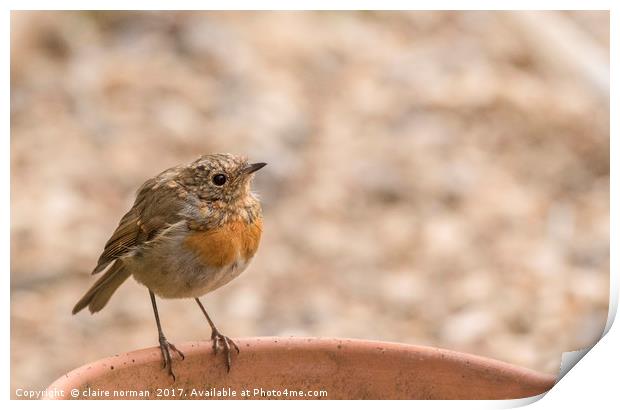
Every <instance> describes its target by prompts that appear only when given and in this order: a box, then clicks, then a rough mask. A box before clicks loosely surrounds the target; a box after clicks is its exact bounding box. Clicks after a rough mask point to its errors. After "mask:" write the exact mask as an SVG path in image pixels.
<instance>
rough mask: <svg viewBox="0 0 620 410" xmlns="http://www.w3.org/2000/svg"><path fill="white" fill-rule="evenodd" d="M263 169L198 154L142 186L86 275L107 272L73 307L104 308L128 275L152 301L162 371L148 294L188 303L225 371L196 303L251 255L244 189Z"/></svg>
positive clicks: (250, 200) (256, 235) (252, 200)
mask: <svg viewBox="0 0 620 410" xmlns="http://www.w3.org/2000/svg"><path fill="white" fill-rule="evenodd" d="M265 165H267V164H265V163H263V162H259V163H256V164H249V163H248V162H247V160H246V159H245V158H242V157H238V156H235V155H231V154H212V155H203V156H202V157H200V158H198V159H197V160H196V161H194V162H192V163H191V164H188V165H180V166H177V167H174V168H170V169H167V170H165V171H163V172H162V173H160V174H159V175H157V176H156V177H154V178H151V179H149V180H148V181H146V182H145V183H144V184H143V185H142V186H141V187H140V189H139V190H138V193H137V197H136V200H135V202H134V204H133V206H132V207H131V209H130V210H129V212H127V213H126V214H125V216H123V218H122V219H121V221H120V223H119V225H118V228H116V231H114V233H113V234H112V237H111V238H110V239H109V240H108V242H107V243H106V245H105V248H104V250H103V253H102V254H101V256H100V257H99V261H98V262H97V266H96V267H95V269H94V270H93V272H92V273H93V274H96V273H99V272H101V271H102V270H104V269H105V268H106V267H107V266H108V265H110V264H111V266H110V268H109V269H108V270H107V271H106V272H105V273H104V274H103V276H102V277H101V278H99V280H98V281H97V282H95V284H94V285H93V286H92V287H91V288H90V289H89V290H88V292H86V294H85V295H84V296H83V297H82V299H80V300H79V302H77V304H76V305H75V307H74V308H73V314H76V313H78V312H79V311H80V310H82V309H84V308H85V307H87V306H88V310H90V312H91V313H95V312H98V311H100V310H101V309H103V307H104V306H105V305H106V304H107V303H108V300H110V297H112V294H113V293H114V292H115V291H116V289H118V287H119V286H120V285H121V284H122V283H123V282H124V281H125V280H126V279H127V278H128V277H129V276H132V275H133V277H134V279H135V280H136V281H138V282H139V283H141V284H143V285H144V286H146V287H147V288H148V290H149V294H150V296H151V303H152V305H153V312H154V314H155V322H156V324H157V331H158V333H159V346H160V349H161V353H162V356H163V368H165V369H167V370H168V373H169V374H170V375H171V376H172V377H173V379H174V380H176V377H175V375H174V373H173V371H172V360H171V355H170V349H172V350H173V351H174V352H176V353H178V354H179V356H180V357H181V359H184V358H185V356H184V355H183V353H182V352H181V351H179V350H178V349H177V348H176V347H175V346H174V345H173V344H172V343H170V342H168V340H167V339H166V337H165V336H164V333H163V331H162V328H161V323H160V322H159V313H158V312H157V304H156V302H155V295H158V296H159V297H162V298H194V300H196V303H198V306H199V307H200V310H201V311H202V313H203V314H204V315H205V317H206V319H207V321H208V322H209V325H210V326H211V331H212V332H211V339H212V341H213V352H214V354H216V353H217V349H218V345H220V344H221V346H222V347H223V349H224V353H225V355H226V366H227V369H228V371H230V364H231V358H230V356H231V354H230V353H231V345H232V346H233V347H234V348H235V349H236V350H237V353H239V348H238V347H237V345H236V344H235V342H233V341H232V340H231V339H230V338H228V337H227V336H224V335H223V334H221V333H220V332H219V331H218V330H217V328H216V327H215V325H214V324H213V321H211V318H210V317H209V314H208V313H207V311H206V310H205V308H204V306H203V305H202V303H201V302H200V299H198V298H199V297H200V296H203V295H205V294H207V293H209V292H211V291H214V290H215V289H217V288H219V287H222V286H224V285H225V284H227V283H228V282H230V281H231V280H233V279H234V278H236V277H237V276H239V274H241V272H243V271H244V270H245V268H246V267H247V266H248V264H249V263H250V261H251V260H252V257H253V256H254V254H255V253H256V250H257V249H258V243H259V242H260V237H261V233H262V228H263V221H262V213H261V206H260V202H259V201H258V199H257V198H256V196H255V195H254V194H253V193H252V191H251V190H250V183H251V181H252V179H253V175H254V172H256V171H258V170H259V169H261V168H262V167H264V166H265Z"/></svg>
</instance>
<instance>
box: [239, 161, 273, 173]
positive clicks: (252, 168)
mask: <svg viewBox="0 0 620 410" xmlns="http://www.w3.org/2000/svg"><path fill="white" fill-rule="evenodd" d="M265 165H267V163H266V162H257V163H256V164H249V165H247V166H246V167H245V168H243V172H244V173H246V174H248V175H249V174H253V173H254V172H256V171H258V170H259V169H261V168H262V167H264V166H265Z"/></svg>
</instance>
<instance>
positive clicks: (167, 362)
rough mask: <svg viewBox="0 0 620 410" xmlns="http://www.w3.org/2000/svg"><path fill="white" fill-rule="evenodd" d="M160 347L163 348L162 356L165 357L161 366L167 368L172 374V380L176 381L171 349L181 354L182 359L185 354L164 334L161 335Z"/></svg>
mask: <svg viewBox="0 0 620 410" xmlns="http://www.w3.org/2000/svg"><path fill="white" fill-rule="evenodd" d="M159 348H160V350H161V356H162V359H163V361H162V366H161V368H162V369H167V370H168V374H169V375H170V376H172V380H173V381H176V380H177V378H176V376H175V375H174V372H173V371H172V357H171V355H170V350H172V351H173V352H176V353H177V354H178V355H179V356H181V360H183V359H185V355H184V354H183V352H181V351H180V350H179V349H177V348H176V347H175V346H174V345H173V344H172V343H170V342H169V341H168V340H167V339H166V338H165V337H164V336H163V335H162V336H160V337H159Z"/></svg>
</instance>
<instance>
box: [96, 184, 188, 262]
mask: <svg viewBox="0 0 620 410" xmlns="http://www.w3.org/2000/svg"><path fill="white" fill-rule="evenodd" d="M159 182H160V181H158V179H157V178H152V179H149V180H148V181H146V182H145V183H144V184H143V185H142V186H141V187H140V189H139V190H138V194H137V196H136V201H135V202H134V204H133V206H132V207H131V209H130V210H129V211H128V212H127V213H126V214H125V216H123V218H122V219H121V221H120V222H119V224H118V227H117V228H116V230H115V231H114V233H113V234H112V236H111V237H110V239H108V242H106V244H105V247H104V249H103V253H102V254H101V256H100V257H99V260H98V261H97V266H96V267H95V269H94V270H93V274H96V273H99V272H101V271H102V270H104V269H105V267H106V266H108V265H109V264H110V262H112V261H114V260H116V259H118V258H120V257H122V256H125V255H127V254H128V253H129V252H131V251H132V250H133V249H135V248H136V247H139V246H140V245H142V244H144V243H145V242H147V241H149V240H151V239H153V238H154V237H156V236H157V235H158V234H159V233H160V232H161V231H163V230H164V229H165V228H167V227H168V226H170V224H173V223H176V222H178V221H179V220H180V219H181V217H180V216H179V212H178V211H179V210H180V208H181V203H180V201H179V200H178V197H177V195H176V194H175V192H174V191H173V190H172V189H168V188H167V187H165V186H162V185H160V186H159V187H158V189H152V188H153V187H155V185H157V184H158V183H159Z"/></svg>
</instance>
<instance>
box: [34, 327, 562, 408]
mask: <svg viewBox="0 0 620 410" xmlns="http://www.w3.org/2000/svg"><path fill="white" fill-rule="evenodd" d="M234 341H235V342H236V343H237V344H238V345H239V346H242V349H243V350H251V351H255V352H270V351H273V352H276V351H278V350H281V349H287V350H290V349H297V350H298V351H308V350H325V349H330V350H332V351H333V350H334V349H338V352H339V353H340V354H349V355H351V354H356V353H360V352H361V353H364V352H370V351H376V350H377V349H378V350H381V351H384V350H385V351H391V352H394V353H398V354H413V355H415V356H416V357H418V358H419V359H420V360H425V359H432V360H441V361H445V362H452V363H454V364H455V365H457V366H468V367H473V368H479V369H485V370H486V371H494V372H497V373H498V374H502V375H505V376H507V377H510V378H513V379H517V380H527V381H529V382H531V383H533V384H536V385H539V386H547V387H548V388H547V389H546V390H545V391H548V390H549V389H551V388H552V387H553V385H554V384H555V383H556V381H557V377H556V376H554V375H551V374H547V373H542V372H538V371H535V370H532V369H528V368H526V367H522V366H518V365H515V364H511V363H507V362H503V361H500V360H497V359H492V358H488V357H484V356H478V355H475V354H471V353H465V352H459V351H455V350H448V349H443V348H438V347H431V346H422V345H410V344H404V343H397V342H385V341H375V340H365V339H350V338H333V337H303V336H288V337H252V338H239V339H234ZM175 345H176V346H177V347H178V348H179V350H181V351H182V352H184V354H185V355H186V357H188V356H193V355H202V354H205V353H211V354H212V343H211V341H210V340H208V341H196V342H182V343H177V344H175ZM154 361H159V362H160V361H161V352H160V349H159V347H158V346H155V347H149V348H144V349H138V350H133V351H129V352H125V353H120V354H116V355H114V356H110V357H107V358H102V359H99V360H96V361H94V362H91V363H87V364H84V365H82V366H80V367H78V368H75V369H73V370H71V371H69V372H67V373H65V374H64V375H62V376H60V377H59V378H58V379H56V380H55V381H54V382H53V383H52V384H50V385H49V387H48V388H47V390H46V393H48V394H47V395H46V396H45V397H47V398H51V399H62V397H58V396H55V395H54V394H53V393H54V392H55V391H56V392H57V391H59V390H60V391H69V390H70V389H72V388H76V387H79V386H80V385H82V384H83V381H84V378H85V375H87V376H88V379H90V380H92V379H96V378H98V377H100V376H102V375H104V374H106V373H108V372H110V371H111V370H110V369H111V368H112V369H115V368H128V367H134V366H143V365H145V364H150V363H153V362H154ZM233 366H234V364H233Z"/></svg>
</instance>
